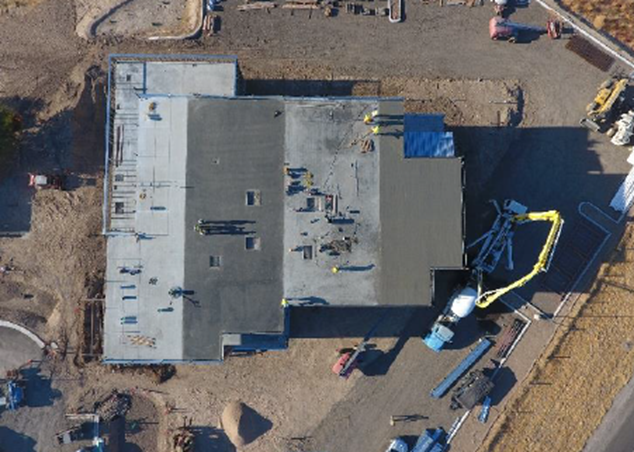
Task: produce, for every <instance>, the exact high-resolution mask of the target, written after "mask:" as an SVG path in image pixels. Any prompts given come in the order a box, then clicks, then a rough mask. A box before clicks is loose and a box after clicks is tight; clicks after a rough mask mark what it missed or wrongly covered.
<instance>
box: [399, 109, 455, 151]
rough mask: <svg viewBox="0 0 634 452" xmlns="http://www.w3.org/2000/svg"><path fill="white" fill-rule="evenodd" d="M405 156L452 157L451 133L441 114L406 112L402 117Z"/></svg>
mask: <svg viewBox="0 0 634 452" xmlns="http://www.w3.org/2000/svg"><path fill="white" fill-rule="evenodd" d="M403 126H404V127H403V128H404V138H405V140H404V146H403V152H404V155H405V158H421V157H454V156H455V149H454V144H453V133H451V132H445V124H444V117H443V115H423V114H407V115H404V119H403Z"/></svg>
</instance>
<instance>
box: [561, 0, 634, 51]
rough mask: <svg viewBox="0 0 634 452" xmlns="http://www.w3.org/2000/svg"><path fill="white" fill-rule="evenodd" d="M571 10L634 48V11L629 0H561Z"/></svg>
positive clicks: (598, 28)
mask: <svg viewBox="0 0 634 452" xmlns="http://www.w3.org/2000/svg"><path fill="white" fill-rule="evenodd" d="M560 3H561V4H562V5H563V6H564V7H566V8H568V9H569V10H570V11H572V12H574V13H576V14H578V15H580V16H581V17H583V18H585V19H586V20H587V21H588V22H590V23H591V24H592V25H593V26H594V27H595V28H596V29H597V30H601V31H604V32H606V33H608V34H609V35H611V36H613V37H615V38H616V39H618V40H619V41H621V42H622V43H623V44H625V45H626V46H628V47H629V48H631V49H634V11H632V4H631V2H629V1H628V0H602V1H596V0H560Z"/></svg>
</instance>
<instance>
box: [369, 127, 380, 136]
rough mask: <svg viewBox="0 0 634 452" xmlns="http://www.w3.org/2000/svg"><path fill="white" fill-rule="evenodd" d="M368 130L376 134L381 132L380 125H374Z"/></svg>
mask: <svg viewBox="0 0 634 452" xmlns="http://www.w3.org/2000/svg"><path fill="white" fill-rule="evenodd" d="M370 130H371V131H372V133H373V134H374V135H378V134H380V133H381V126H374V127H372V128H371V129H370Z"/></svg>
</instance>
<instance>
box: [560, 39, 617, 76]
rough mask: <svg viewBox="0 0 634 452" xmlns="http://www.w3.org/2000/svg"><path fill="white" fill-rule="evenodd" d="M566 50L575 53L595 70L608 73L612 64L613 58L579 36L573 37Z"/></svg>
mask: <svg viewBox="0 0 634 452" xmlns="http://www.w3.org/2000/svg"><path fill="white" fill-rule="evenodd" d="M566 49H568V50H570V51H571V52H573V53H576V54H577V55H579V56H580V57H581V58H583V59H584V60H586V61H587V62H588V63H590V64H591V65H593V66H594V67H596V68H597V69H599V70H601V71H603V72H608V71H609V70H610V68H611V67H612V65H613V64H614V58H612V57H611V56H610V55H608V54H607V53H605V52H603V51H601V50H599V48H598V47H596V46H595V45H594V44H592V43H591V42H590V41H588V40H587V39H584V38H582V37H581V36H578V35H574V36H572V37H571V38H570V40H569V41H568V42H567V43H566Z"/></svg>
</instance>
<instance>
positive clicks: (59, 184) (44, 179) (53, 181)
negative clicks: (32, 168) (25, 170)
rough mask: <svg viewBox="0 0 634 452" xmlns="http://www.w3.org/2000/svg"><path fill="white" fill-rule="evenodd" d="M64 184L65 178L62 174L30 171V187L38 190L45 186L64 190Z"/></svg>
mask: <svg viewBox="0 0 634 452" xmlns="http://www.w3.org/2000/svg"><path fill="white" fill-rule="evenodd" d="M63 185H64V179H63V177H62V176H59V175H51V174H33V173H29V187H33V188H35V189H36V190H41V189H43V188H45V189H53V190H62V188H63Z"/></svg>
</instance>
